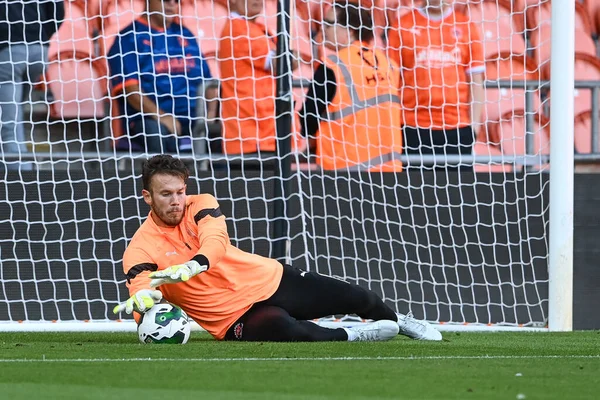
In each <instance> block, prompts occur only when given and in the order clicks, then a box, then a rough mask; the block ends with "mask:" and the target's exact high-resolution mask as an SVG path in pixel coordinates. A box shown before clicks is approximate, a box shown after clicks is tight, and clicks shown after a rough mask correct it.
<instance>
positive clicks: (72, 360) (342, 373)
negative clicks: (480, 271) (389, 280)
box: [0, 332, 600, 400]
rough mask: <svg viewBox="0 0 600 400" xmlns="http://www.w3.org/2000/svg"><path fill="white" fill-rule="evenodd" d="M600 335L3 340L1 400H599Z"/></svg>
mask: <svg viewBox="0 0 600 400" xmlns="http://www.w3.org/2000/svg"><path fill="white" fill-rule="evenodd" d="M599 342H600V332H574V333H486V334H482V333H469V334H467V333H460V334H459V333H445V334H444V341H443V342H438V343H428V342H417V341H412V340H409V339H405V338H402V337H399V338H398V339H396V340H392V341H390V342H378V343H228V342H216V341H214V340H211V339H210V338H209V337H208V336H207V335H205V334H204V335H203V334H194V335H193V336H192V338H191V339H190V342H188V344H186V345H183V346H182V345H142V344H138V343H137V342H136V336H135V335H134V334H123V333H101V334H98V333H89V334H82V333H44V334H42V333H18V334H17V333H10V334H8V333H1V334H0V349H1V350H0V354H1V355H0V399H27V400H32V399H103V400H105V399H127V400H132V399H138V398H139V399H144V400H150V399H168V400H176V399H244V400H253V399H283V400H291V399H294V400H295V399H343V400H350V399H597V398H600V394H599V393H598V391H599V390H600V374H599V373H598V372H599V371H600V348H599V346H598V343H599Z"/></svg>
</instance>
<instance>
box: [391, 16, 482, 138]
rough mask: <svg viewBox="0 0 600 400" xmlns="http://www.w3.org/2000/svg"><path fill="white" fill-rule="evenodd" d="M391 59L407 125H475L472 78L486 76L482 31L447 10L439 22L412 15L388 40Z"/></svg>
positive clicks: (432, 127) (398, 23) (392, 32)
mask: <svg viewBox="0 0 600 400" xmlns="http://www.w3.org/2000/svg"><path fill="white" fill-rule="evenodd" d="M388 45H389V51H390V57H391V58H392V59H393V60H395V61H396V62H398V64H399V65H400V97H401V102H402V108H403V118H402V120H403V121H404V123H405V125H407V126H411V127H419V128H427V129H434V130H439V129H444V128H446V129H454V128H458V127H464V126H468V125H470V124H471V103H470V98H471V95H470V75H471V74H477V73H483V72H485V60H484V54H483V43H482V41H481V36H480V33H479V30H478V28H477V27H476V25H475V24H472V23H470V22H469V17H468V16H467V15H465V14H462V13H459V12H456V11H453V10H452V9H449V10H448V12H447V13H446V14H445V15H443V16H441V17H440V18H439V19H434V18H432V17H428V16H427V15H426V14H424V12H423V11H422V10H421V9H414V10H412V11H411V12H409V13H407V14H404V15H403V16H402V17H400V19H399V21H398V22H397V24H396V25H395V26H394V27H393V29H392V30H391V32H390V34H389V43H388Z"/></svg>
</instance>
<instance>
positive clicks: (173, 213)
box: [142, 174, 186, 226]
mask: <svg viewBox="0 0 600 400" xmlns="http://www.w3.org/2000/svg"><path fill="white" fill-rule="evenodd" d="M185 190H186V184H185V182H184V180H183V179H182V178H180V177H178V176H175V175H169V174H156V175H154V176H153V177H152V179H151V181H150V190H149V191H148V190H143V191H142V195H143V196H144V201H145V202H146V204H148V205H149V206H150V208H151V209H152V212H153V213H154V215H155V216H156V217H158V220H159V221H157V220H156V219H155V222H156V223H157V225H159V226H177V225H178V224H179V223H180V222H181V220H182V218H183V212H184V210H185V199H186V194H185ZM161 222H162V224H161Z"/></svg>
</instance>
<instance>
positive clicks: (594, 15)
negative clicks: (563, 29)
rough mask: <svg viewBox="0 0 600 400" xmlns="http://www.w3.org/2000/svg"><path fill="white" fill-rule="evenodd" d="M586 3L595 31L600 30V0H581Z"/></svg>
mask: <svg viewBox="0 0 600 400" xmlns="http://www.w3.org/2000/svg"><path fill="white" fill-rule="evenodd" d="M580 2H583V4H584V5H585V7H586V9H587V12H588V15H589V16H590V20H591V22H592V29H593V31H594V32H600V0H580Z"/></svg>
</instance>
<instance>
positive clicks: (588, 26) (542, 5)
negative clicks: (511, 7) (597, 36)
mask: <svg viewBox="0 0 600 400" xmlns="http://www.w3.org/2000/svg"><path fill="white" fill-rule="evenodd" d="M551 5H552V2H551V1H549V0H546V1H544V0H542V1H540V2H538V3H537V4H535V3H534V4H529V5H528V6H527V11H526V12H527V28H528V29H529V30H531V31H535V30H536V29H537V27H538V26H540V25H542V24H544V23H550V20H551V18H552V6H551ZM575 26H576V27H577V29H579V30H582V31H584V32H586V33H587V34H588V35H591V34H592V33H593V32H594V31H595V28H594V26H593V24H592V18H590V14H589V13H588V9H587V7H586V6H585V5H584V4H582V3H579V2H576V3H575Z"/></svg>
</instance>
